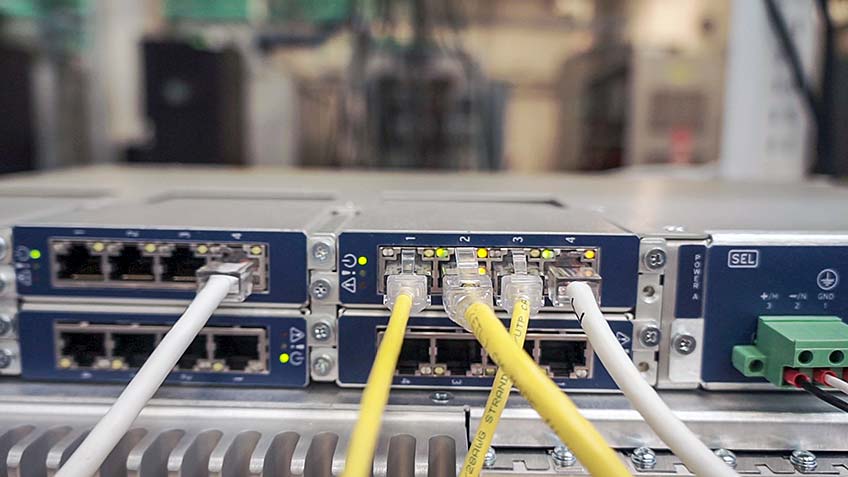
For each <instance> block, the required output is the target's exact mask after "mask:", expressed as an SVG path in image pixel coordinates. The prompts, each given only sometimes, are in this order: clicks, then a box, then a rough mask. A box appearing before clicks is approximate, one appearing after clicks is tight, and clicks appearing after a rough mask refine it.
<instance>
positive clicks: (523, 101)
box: [0, 0, 848, 180]
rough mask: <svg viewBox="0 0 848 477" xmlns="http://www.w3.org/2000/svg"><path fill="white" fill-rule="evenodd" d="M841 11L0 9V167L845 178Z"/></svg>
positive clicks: (646, 4) (638, 7)
mask: <svg viewBox="0 0 848 477" xmlns="http://www.w3.org/2000/svg"><path fill="white" fill-rule="evenodd" d="M846 12H848V1H846V0H748V1H746V0H720V1H715V0H631V1H625V0H464V1H462V2H450V1H446V0H316V1H309V0H209V1H197V0H141V1H137V0H135V1H134V0H111V1H110V0H0V17H2V23H0V68H2V70H0V73H2V75H3V79H4V84H5V85H7V86H6V91H8V92H9V94H5V95H3V98H0V106H2V107H3V110H4V112H9V113H12V114H5V115H4V117H3V119H2V120H0V151H2V152H3V156H4V159H3V161H2V162H3V163H2V164H0V171H5V172H9V171H13V170H23V169H33V168H52V167H61V166H66V165H72V164H88V163H102V162H122V161H130V162H157V163H171V162H181V163H224V164H244V165H248V164H278V165H303V166H325V167H356V168H384V167H385V168H404V169H408V168H416V169H462V170H469V169H470V170H475V169H476V170H496V169H505V170H516V171H525V172H538V171H546V170H606V169H614V168H620V167H630V168H634V167H635V168H640V169H646V168H647V169H650V170H656V169H661V168H662V167H661V166H662V165H673V166H696V167H694V168H693V167H689V170H690V171H693V172H694V173H698V174H707V175H715V176H722V177H732V178H752V179H757V180H762V179H764V180H785V179H792V178H797V177H802V176H806V175H809V174H828V175H845V174H846V171H848V165H846V162H848V160H846V159H845V158H846V157H848V154H846V151H848V143H847V142H846V141H848V140H846V139H845V138H846V136H848V135H846V134H845V133H844V131H845V128H846V127H848V126H846V124H848V121H846V120H845V118H846V115H848V106H846V97H848V96H846V95H848V93H846V91H845V88H844V87H842V86H841V85H844V84H846V82H845V81H844V79H845V75H846V73H845V71H846V67H845V64H846V58H848V31H846V28H845V25H846V24H848V13H846ZM763 52H766V54H763ZM680 169H681V168H679V167H677V168H675V170H680Z"/></svg>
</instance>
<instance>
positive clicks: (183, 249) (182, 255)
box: [161, 245, 206, 282]
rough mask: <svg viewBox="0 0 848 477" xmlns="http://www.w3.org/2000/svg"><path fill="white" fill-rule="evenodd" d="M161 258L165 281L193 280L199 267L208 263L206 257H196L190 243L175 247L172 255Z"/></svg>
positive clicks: (163, 279)
mask: <svg viewBox="0 0 848 477" xmlns="http://www.w3.org/2000/svg"><path fill="white" fill-rule="evenodd" d="M161 260H162V281H163V282H193V281H195V280H196V278H195V273H196V272H197V269H198V268H200V267H202V266H203V265H205V264H206V259H204V258H200V257H196V256H195V255H194V252H193V251H192V249H191V247H189V246H188V245H178V246H176V247H174V250H173V251H172V252H171V255H170V256H168V257H162V259H161Z"/></svg>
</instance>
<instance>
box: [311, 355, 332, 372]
mask: <svg viewBox="0 0 848 477" xmlns="http://www.w3.org/2000/svg"><path fill="white" fill-rule="evenodd" d="M334 364H335V363H334V362H333V358H331V357H329V356H323V355H322V356H318V357H317V358H315V359H314V360H312V372H313V373H315V375H317V376H327V375H329V374H330V371H332V370H333V365H334Z"/></svg>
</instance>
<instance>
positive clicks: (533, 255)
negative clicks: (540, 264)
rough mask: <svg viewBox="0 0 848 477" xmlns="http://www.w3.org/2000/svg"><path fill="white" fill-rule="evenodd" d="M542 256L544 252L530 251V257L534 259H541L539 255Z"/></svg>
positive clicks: (536, 249) (535, 249)
mask: <svg viewBox="0 0 848 477" xmlns="http://www.w3.org/2000/svg"><path fill="white" fill-rule="evenodd" d="M541 254H542V252H540V251H539V249H538V248H534V249H531V250H530V256H531V257H533V258H539V255H541Z"/></svg>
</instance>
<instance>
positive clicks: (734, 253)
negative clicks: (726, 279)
mask: <svg viewBox="0 0 848 477" xmlns="http://www.w3.org/2000/svg"><path fill="white" fill-rule="evenodd" d="M759 265H760V251H759V250H731V251H729V252H727V266H728V268H757V267H758V266H759Z"/></svg>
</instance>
